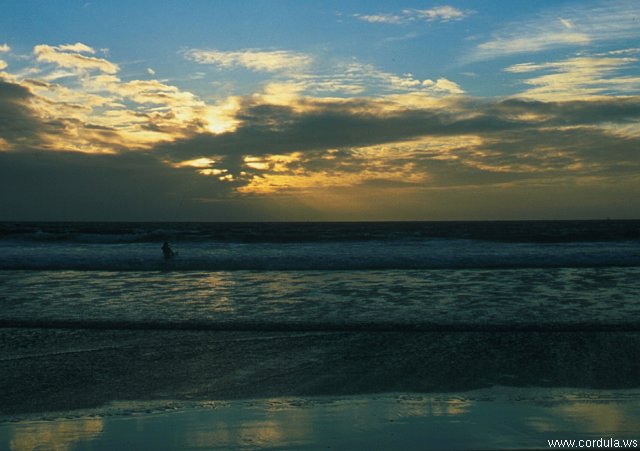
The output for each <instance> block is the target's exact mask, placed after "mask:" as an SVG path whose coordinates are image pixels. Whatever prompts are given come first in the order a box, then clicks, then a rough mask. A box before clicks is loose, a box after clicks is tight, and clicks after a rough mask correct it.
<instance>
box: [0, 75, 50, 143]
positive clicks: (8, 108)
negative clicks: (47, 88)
mask: <svg viewBox="0 0 640 451" xmlns="http://www.w3.org/2000/svg"><path fill="white" fill-rule="evenodd" d="M32 98H33V95H32V93H31V92H30V91H29V89H27V88H25V87H23V86H20V85H18V84H15V83H8V82H5V81H2V80H0V138H2V142H4V145H3V144H2V142H0V149H1V148H2V147H4V149H2V150H7V148H13V147H14V146H16V145H20V144H29V143H34V144H39V143H40V133H41V131H42V129H43V128H44V126H45V124H44V123H43V122H42V121H41V120H40V119H39V118H38V117H37V116H36V115H35V114H34V113H33V111H32V110H31V109H30V107H29V103H30V101H31V99H32Z"/></svg>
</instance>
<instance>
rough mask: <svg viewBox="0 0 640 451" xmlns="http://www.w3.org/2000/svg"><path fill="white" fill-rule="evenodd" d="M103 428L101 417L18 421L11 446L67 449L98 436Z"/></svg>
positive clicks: (26, 450) (22, 450)
mask: <svg viewBox="0 0 640 451" xmlns="http://www.w3.org/2000/svg"><path fill="white" fill-rule="evenodd" d="M103 428H104V421H103V419H101V418H87V419H78V420H60V421H37V422H29V423H18V424H16V425H13V431H12V432H13V433H12V438H11V441H10V445H9V447H10V449H11V450H14V451H32V450H36V449H38V450H40V449H46V450H53V451H67V450H70V449H72V447H73V446H74V445H76V444H78V443H79V442H83V441H84V442H86V441H91V440H92V439H94V438H96V437H98V436H99V435H100V434H101V433H102V431H103Z"/></svg>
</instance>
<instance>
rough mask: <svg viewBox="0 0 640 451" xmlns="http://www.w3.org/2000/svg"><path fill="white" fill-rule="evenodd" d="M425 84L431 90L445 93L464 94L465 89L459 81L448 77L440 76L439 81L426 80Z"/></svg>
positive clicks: (423, 83)
mask: <svg viewBox="0 0 640 451" xmlns="http://www.w3.org/2000/svg"><path fill="white" fill-rule="evenodd" d="M422 85H423V86H426V87H427V88H428V89H429V90H430V91H432V92H434V93H441V94H442V93H444V94H464V90H463V89H462V88H461V87H460V85H458V84H457V83H455V82H453V81H451V80H447V79H446V78H439V79H438V80H437V81H435V82H434V81H432V80H424V81H423V82H422Z"/></svg>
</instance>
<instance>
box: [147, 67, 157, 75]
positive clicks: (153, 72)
mask: <svg viewBox="0 0 640 451" xmlns="http://www.w3.org/2000/svg"><path fill="white" fill-rule="evenodd" d="M147 73H148V74H149V75H155V74H156V71H155V70H153V69H151V68H150V67H147Z"/></svg>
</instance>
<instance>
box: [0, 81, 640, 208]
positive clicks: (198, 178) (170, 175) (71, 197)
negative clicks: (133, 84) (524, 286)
mask: <svg viewBox="0 0 640 451" xmlns="http://www.w3.org/2000/svg"><path fill="white" fill-rule="evenodd" d="M30 96H31V94H30V93H29V91H28V90H27V89H25V88H23V87H21V86H19V85H15V84H11V83H6V82H0V137H2V138H3V140H4V142H5V143H7V145H8V146H9V150H6V151H3V152H0V184H1V185H0V204H1V205H2V209H1V212H0V218H1V219H3V220H174V219H177V220H197V219H199V220H224V219H229V220H261V219H264V220H277V219H282V220H287V219H359V218H360V219H382V218H384V219H390V218H397V219H517V218H530V219H531V218H536V217H540V218H554V217H562V218H566V217H605V216H612V217H638V216H640V215H639V213H640V203H639V201H638V200H636V199H638V198H639V197H640V196H639V195H640V188H639V185H640V178H639V177H638V176H637V174H639V173H640V171H639V170H640V157H639V155H638V152H639V151H640V139H639V138H638V136H637V134H636V135H635V136H632V135H628V134H623V133H622V132H618V131H616V129H615V128H609V129H606V130H605V129H603V128H601V127H596V126H597V125H600V124H603V123H607V124H614V125H616V126H625V125H629V124H634V123H635V124H636V127H637V123H638V121H639V120H640V98H639V97H629V98H610V99H606V100H597V101H574V102H554V103H551V102H533V101H523V100H515V99H511V100H505V101H489V100H476V99H469V98H458V99H456V100H451V101H449V102H443V104H442V106H441V107H439V108H429V109H427V108H423V109H409V108H407V109H399V108H397V107H396V108H393V109H391V108H389V106H390V105H389V104H387V103H385V102H383V101H374V100H367V99H361V100H353V101H342V102H334V103H328V102H314V101H310V100H309V101H306V104H305V105H303V108H297V109H295V108H289V107H283V106H274V105H268V104H260V103H256V102H255V101H246V103H245V105H244V106H243V108H242V110H241V111H240V112H239V113H238V119H239V120H240V121H241V123H240V126H239V127H238V129H237V130H236V131H234V132H229V133H224V134H219V135H213V134H208V133H200V134H193V135H192V136H190V137H188V138H182V139H178V140H176V141H174V142H170V143H161V144H158V145H157V146H156V147H155V148H153V149H147V150H144V151H143V150H136V149H129V150H127V151H122V152H120V153H118V154H112V155H90V154H81V153H77V152H66V151H64V149H60V150H57V151H52V150H50V149H46V150H45V148H46V147H47V142H48V139H47V136H50V135H51V134H55V133H57V130H56V127H57V125H56V123H45V122H43V121H42V120H40V119H39V118H38V117H37V116H36V115H35V114H34V113H33V112H32V110H31V109H30V107H29V103H28V102H29V99H30ZM106 132H108V131H106ZM458 136H476V137H481V138H482V140H483V144H475V145H471V144H470V145H468V146H467V145H465V144H464V140H462V144H456V145H455V146H452V147H451V148H450V149H448V151H447V152H448V155H447V158H446V159H443V158H441V157H442V155H440V154H439V153H438V151H437V150H434V149H431V148H430V147H429V145H428V142H429V137H434V138H442V137H458ZM418 138H420V139H421V141H420V142H421V143H422V144H416V147H415V150H414V151H413V152H412V155H411V156H409V157H407V156H406V155H403V156H398V158H397V159H395V160H394V159H391V160H389V159H386V160H385V161H383V162H380V165H382V167H384V168H387V169H388V170H389V171H392V170H394V169H396V168H398V167H401V166H403V165H405V164H407V163H411V164H412V165H413V169H412V171H415V172H421V173H424V174H426V175H427V177H425V180H427V181H426V182H421V183H410V182H407V181H403V180H398V181H397V182H396V183H394V182H393V181H390V180H388V179H386V180H376V179H371V180H368V181H366V182H365V183H363V184H362V185H360V186H357V187H354V190H346V189H335V190H334V195H338V196H340V195H344V196H349V195H353V193H354V192H357V193H359V194H358V196H360V197H359V199H360V200H363V199H364V200H367V192H371V193H372V197H373V198H372V199H369V201H371V202H375V203H378V204H379V206H380V209H378V210H374V213H371V212H370V210H367V211H369V213H366V214H365V213H362V214H361V215H360V216H358V205H354V207H353V208H354V210H353V211H352V215H351V216H350V215H346V214H342V213H340V212H332V211H331V205H330V204H326V205H322V206H317V207H314V206H313V205H309V204H308V203H305V202H301V201H300V198H299V196H298V197H296V196H294V195H293V194H292V193H291V192H289V193H286V195H279V196H270V197H269V196H264V197H260V196H254V197H251V196H246V195H245V196H243V195H239V194H238V193H237V192H236V191H235V189H236V188H238V187H241V186H243V185H244V184H246V183H248V181H249V179H250V177H251V176H260V174H261V171H259V170H257V169H251V168H248V167H247V166H246V165H245V164H244V163H243V157H244V156H247V155H252V156H266V155H274V154H286V153H290V152H294V151H295V152H301V153H302V155H303V158H302V159H301V160H300V161H298V162H297V163H295V164H292V165H291V167H290V171H294V170H298V171H299V170H301V169H304V170H307V171H317V170H324V171H327V172H329V173H331V172H332V171H340V173H349V172H354V173H358V172H360V171H363V170H365V169H366V168H367V167H368V165H369V164H370V163H371V162H370V161H368V160H363V159H362V158H361V157H357V156H356V155H355V154H354V153H353V152H352V149H353V148H357V147H360V146H371V145H378V144H384V143H394V142H400V141H408V140H413V139H418ZM424 143H427V144H424ZM328 149H337V151H336V152H334V154H333V156H334V158H333V159H331V160H328V159H326V158H324V156H325V155H326V151H327V150H328ZM199 157H211V158H213V159H216V160H217V161H219V162H220V163H218V164H219V165H220V167H224V168H226V169H228V170H229V172H230V173H231V174H233V175H234V176H235V181H233V182H229V181H221V180H219V179H218V178H217V177H211V176H203V175H199V174H198V173H197V172H196V171H195V170H194V169H193V168H180V169H177V168H174V167H173V166H171V164H170V162H174V163H175V162H179V161H182V160H187V159H192V158H199ZM241 172H245V174H244V175H241ZM403 190H404V191H403ZM380 196H382V198H381V197H380ZM384 196H388V198H386V199H385V198H384ZM385 206H386V207H385ZM384 208H387V210H385V211H382V210H383V209H384ZM363 211H364V210H363ZM343 213H344V212H343Z"/></svg>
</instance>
